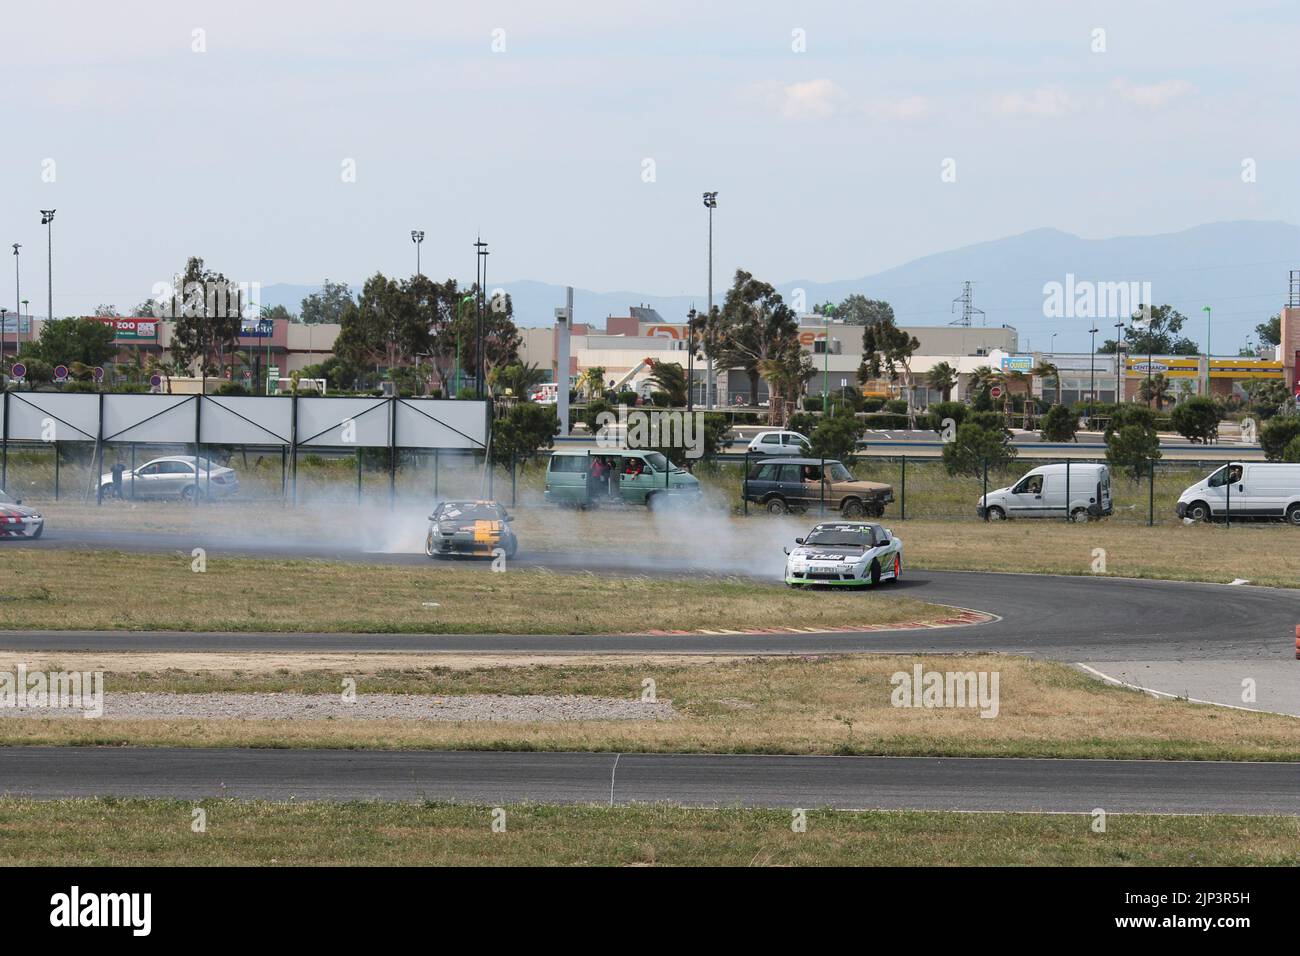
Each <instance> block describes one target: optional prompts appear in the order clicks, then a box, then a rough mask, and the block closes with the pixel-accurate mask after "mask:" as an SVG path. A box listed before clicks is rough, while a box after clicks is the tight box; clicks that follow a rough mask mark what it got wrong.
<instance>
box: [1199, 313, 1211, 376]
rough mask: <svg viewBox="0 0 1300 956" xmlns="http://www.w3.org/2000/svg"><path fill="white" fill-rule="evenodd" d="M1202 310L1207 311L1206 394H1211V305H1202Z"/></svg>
mask: <svg viewBox="0 0 1300 956" xmlns="http://www.w3.org/2000/svg"><path fill="white" fill-rule="evenodd" d="M1201 311H1202V312H1204V313H1205V395H1206V397H1207V398H1208V397H1209V395H1210V355H1211V352H1210V307H1209V306H1208V305H1204V306H1201Z"/></svg>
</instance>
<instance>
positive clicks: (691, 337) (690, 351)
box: [686, 305, 695, 413]
mask: <svg viewBox="0 0 1300 956" xmlns="http://www.w3.org/2000/svg"><path fill="white" fill-rule="evenodd" d="M694 410H695V306H693V305H692V306H691V311H689V312H687V313H686V411H687V412H688V413H689V412H692V411H694Z"/></svg>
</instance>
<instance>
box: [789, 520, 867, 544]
mask: <svg viewBox="0 0 1300 956" xmlns="http://www.w3.org/2000/svg"><path fill="white" fill-rule="evenodd" d="M872 538H873V535H872V533H871V528H870V527H869V526H865V525H864V526H863V527H860V528H827V529H825V530H823V531H814V532H813V533H812V534H810V535H808V537H806V538H804V542H803V543H804V544H806V545H813V546H815V547H819V548H825V547H836V548H844V547H862V548H868V547H871V542H872Z"/></svg>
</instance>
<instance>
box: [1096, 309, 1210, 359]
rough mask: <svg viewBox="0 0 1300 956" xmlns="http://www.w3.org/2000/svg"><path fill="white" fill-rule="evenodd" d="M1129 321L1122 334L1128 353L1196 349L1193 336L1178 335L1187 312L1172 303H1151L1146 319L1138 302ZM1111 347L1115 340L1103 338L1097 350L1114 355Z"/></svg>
mask: <svg viewBox="0 0 1300 956" xmlns="http://www.w3.org/2000/svg"><path fill="white" fill-rule="evenodd" d="M1131 321H1132V324H1131V325H1130V326H1129V330H1128V334H1127V336H1126V340H1127V342H1128V352H1129V354H1130V355H1196V354H1197V353H1198V352H1199V351H1200V347H1199V346H1198V345H1197V344H1196V342H1195V341H1194V340H1192V339H1189V338H1185V337H1182V336H1179V335H1178V332H1179V331H1181V330H1182V327H1183V323H1185V322H1186V321H1187V316H1185V315H1183V314H1182V313H1181V312H1179V311H1178V310H1177V309H1175V308H1174V307H1173V306H1172V305H1157V306H1152V307H1151V314H1150V318H1149V319H1148V317H1147V307H1146V306H1145V305H1139V306H1138V308H1137V311H1136V312H1134V313H1133V315H1132V317H1131ZM1115 349H1116V343H1115V340H1114V339H1107V340H1106V341H1105V342H1103V343H1102V344H1101V347H1100V348H1098V349H1097V351H1098V352H1099V353H1101V354H1104V355H1114V354H1115Z"/></svg>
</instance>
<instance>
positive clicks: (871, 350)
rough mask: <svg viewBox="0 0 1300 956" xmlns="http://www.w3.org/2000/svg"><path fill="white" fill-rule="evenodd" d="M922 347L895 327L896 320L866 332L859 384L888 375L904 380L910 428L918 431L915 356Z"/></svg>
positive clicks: (881, 322)
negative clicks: (914, 379)
mask: <svg viewBox="0 0 1300 956" xmlns="http://www.w3.org/2000/svg"><path fill="white" fill-rule="evenodd" d="M920 347H921V342H920V340H919V339H917V338H916V336H914V335H912V334H911V333H910V332H908V331H907V330H905V329H900V328H899V327H898V326H897V325H895V324H894V320H893V319H881V320H880V321H879V322H875V323H873V324H871V325H868V326H866V327H865V328H864V329H863V330H862V364H861V365H860V366H858V381H859V382H866V381H868V380H870V379H873V378H880V377H881V376H882V374H883V375H887V376H888V377H889V378H890V379H891V380H897V379H899V378H900V377H901V378H902V381H903V391H904V393H905V395H906V396H907V427H908V428H916V408H915V405H914V401H913V395H912V355H913V354H914V353H915V352H916V350H917V349H919V348H920Z"/></svg>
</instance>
